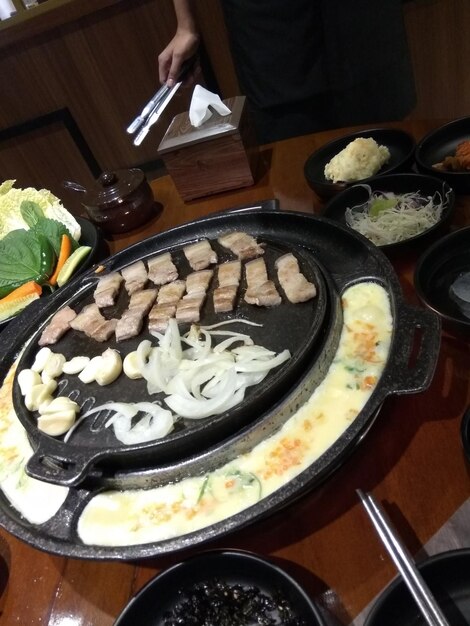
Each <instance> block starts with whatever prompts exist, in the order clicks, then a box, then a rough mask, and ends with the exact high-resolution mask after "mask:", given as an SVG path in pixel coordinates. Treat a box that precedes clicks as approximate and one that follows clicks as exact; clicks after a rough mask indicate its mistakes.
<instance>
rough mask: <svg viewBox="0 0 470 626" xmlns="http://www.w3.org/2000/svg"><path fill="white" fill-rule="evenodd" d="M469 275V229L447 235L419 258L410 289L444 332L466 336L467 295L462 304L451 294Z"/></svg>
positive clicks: (469, 321)
mask: <svg viewBox="0 0 470 626" xmlns="http://www.w3.org/2000/svg"><path fill="white" fill-rule="evenodd" d="M466 273H469V275H470V227H467V228H462V229H460V230H457V231H454V232H452V233H449V234H448V235H446V236H445V237H443V238H442V239H440V240H439V241H436V242H435V243H434V244H433V245H432V246H431V247H430V248H429V249H428V250H426V252H424V253H423V255H422V256H421V257H420V258H419V260H418V263H417V265H416V269H415V273H414V286H415V289H416V292H417V294H418V296H419V298H420V299H421V301H422V302H423V303H424V304H425V305H426V306H427V307H428V308H429V309H431V311H434V312H435V313H437V314H438V315H439V316H440V317H441V319H442V322H443V325H445V327H446V329H447V330H451V331H454V332H455V331H456V332H457V333H462V332H463V333H469V332H470V294H469V303H468V309H466V306H465V301H463V302H462V301H461V300H459V298H458V297H457V298H456V297H455V293H454V294H452V293H451V287H452V285H453V284H454V283H455V281H456V280H457V279H458V278H459V277H462V276H464V275H465V274H466Z"/></svg>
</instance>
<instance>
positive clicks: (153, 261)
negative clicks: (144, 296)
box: [147, 252, 178, 285]
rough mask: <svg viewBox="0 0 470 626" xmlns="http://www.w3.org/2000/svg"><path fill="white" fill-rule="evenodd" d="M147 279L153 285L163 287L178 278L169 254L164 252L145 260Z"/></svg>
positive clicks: (176, 269)
mask: <svg viewBox="0 0 470 626" xmlns="http://www.w3.org/2000/svg"><path fill="white" fill-rule="evenodd" d="M147 267H148V277H149V278H150V280H151V281H152V283H154V284H155V285H165V284H166V283H171V282H172V281H174V280H176V279H177V278H178V268H177V267H176V265H175V264H174V263H173V261H172V260H171V254H170V253H169V252H165V253H164V254H159V255H157V256H154V257H152V258H150V259H148V260H147Z"/></svg>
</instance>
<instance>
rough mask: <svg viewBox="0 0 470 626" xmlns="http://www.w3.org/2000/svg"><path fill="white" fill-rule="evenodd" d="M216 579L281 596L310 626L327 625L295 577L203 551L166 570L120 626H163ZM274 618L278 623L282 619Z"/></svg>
mask: <svg viewBox="0 0 470 626" xmlns="http://www.w3.org/2000/svg"><path fill="white" fill-rule="evenodd" d="M214 580H218V581H220V582H221V583H223V584H225V585H230V587H232V586H233V585H241V586H242V587H243V588H244V589H247V588H249V587H251V588H253V587H255V588H256V589H257V590H259V593H261V594H265V595H266V596H269V597H271V598H273V599H274V598H276V597H280V598H282V599H284V600H285V601H286V602H287V604H288V606H289V608H290V609H291V611H292V613H293V615H294V616H295V617H297V618H298V619H299V620H303V623H305V625H306V626H307V625H308V626H325V622H324V621H323V618H322V617H321V614H320V612H319V610H318V609H317V607H316V606H315V604H314V603H313V602H312V600H311V599H310V598H309V596H308V595H307V594H306V593H305V591H304V590H303V589H302V587H301V586H300V585H299V584H298V583H297V582H296V581H295V580H294V579H293V578H292V577H291V576H290V575H289V574H287V573H286V572H285V571H284V570H283V569H281V568H280V567H278V566H277V565H275V564H274V563H273V562H271V561H269V560H268V559H265V558H263V557H261V556H258V555H256V554H253V553H251V552H244V551H240V550H212V551H209V552H203V553H201V554H199V555H196V556H194V557H191V558H189V559H187V560H185V561H182V562H181V563H178V564H177V565H174V566H173V567H170V568H169V569H167V570H165V571H163V572H162V573H160V574H159V575H158V576H156V577H155V578H153V579H152V580H151V581H150V582H149V583H147V585H146V586H145V587H144V588H143V589H142V590H141V591H139V593H138V594H137V595H136V596H135V597H134V598H132V600H131V601H130V603H129V604H128V605H127V607H126V608H125V609H124V611H123V612H122V613H121V615H120V616H119V617H118V618H117V621H116V622H115V624H114V626H157V625H158V626H161V625H162V624H164V623H165V621H164V620H165V615H167V614H168V613H171V612H173V611H175V609H177V607H179V606H181V603H182V602H188V597H189V595H190V592H191V590H192V589H193V588H194V585H196V584H201V583H206V582H211V581H214ZM185 616H186V619H187V621H186V622H184V623H188V624H189V623H193V622H190V621H189V609H188V608H186V611H185ZM273 617H274V618H275V619H276V623H278V621H277V620H278V619H279V617H280V615H279V614H277V615H276V614H273ZM178 623H180V622H178ZM181 623H183V622H181ZM198 623H202V622H198ZM211 623H214V624H215V623H216V622H211ZM253 623H255V622H254V621H253ZM256 623H258V622H256ZM279 623H282V622H279Z"/></svg>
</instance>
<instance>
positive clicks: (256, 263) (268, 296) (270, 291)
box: [245, 258, 281, 306]
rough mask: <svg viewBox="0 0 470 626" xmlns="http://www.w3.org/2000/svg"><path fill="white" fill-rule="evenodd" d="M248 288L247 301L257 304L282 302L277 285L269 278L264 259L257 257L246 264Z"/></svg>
mask: <svg viewBox="0 0 470 626" xmlns="http://www.w3.org/2000/svg"><path fill="white" fill-rule="evenodd" d="M245 277H246V284H247V288H246V291H245V302H248V304H256V305H257V306H277V305H278V304H281V296H280V295H279V293H278V291H277V289H276V285H275V284H274V283H273V282H272V280H269V279H268V270H267V269H266V263H265V262H264V259H262V258H257V259H254V260H253V261H248V263H247V264H246V265H245Z"/></svg>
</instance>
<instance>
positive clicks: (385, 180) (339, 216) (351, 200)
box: [322, 174, 455, 250]
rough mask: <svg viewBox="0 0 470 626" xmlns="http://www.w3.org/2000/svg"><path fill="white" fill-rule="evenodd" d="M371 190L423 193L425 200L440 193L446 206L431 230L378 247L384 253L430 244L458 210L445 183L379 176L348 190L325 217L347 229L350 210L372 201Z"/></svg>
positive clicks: (406, 176)
mask: <svg viewBox="0 0 470 626" xmlns="http://www.w3.org/2000/svg"><path fill="white" fill-rule="evenodd" d="M366 185H367V186H366ZM369 188H370V189H371V190H372V191H373V192H374V191H383V192H391V193H395V194H402V193H410V192H418V191H419V192H420V193H422V194H423V195H425V196H432V195H434V194H435V193H436V192H437V193H440V194H441V197H442V198H443V200H444V204H445V206H444V210H443V212H442V214H441V218H440V220H439V221H438V222H437V223H436V224H434V225H433V226H431V228H428V229H427V230H425V231H423V232H421V233H419V235H415V236H414V237H410V238H408V239H404V240H403V241H399V242H397V243H390V244H385V245H379V246H377V247H378V248H380V249H382V250H390V249H392V248H393V249H395V248H398V247H402V246H405V245H409V244H413V245H414V244H415V243H416V242H417V241H418V240H419V241H422V240H424V239H426V240H429V239H431V238H432V237H435V236H437V235H439V234H442V232H443V231H444V230H445V228H446V227H448V226H449V224H450V220H451V218H452V214H453V212H454V208H455V194H454V192H453V190H452V189H451V188H450V187H449V185H448V184H447V183H446V182H445V181H441V180H439V179H438V178H434V177H432V176H424V175H422V174H389V175H387V176H375V177H374V178H370V179H369V180H368V181H367V182H365V183H361V184H356V185H353V186H352V187H348V189H345V190H344V191H343V192H342V193H340V194H339V195H338V196H336V197H335V198H333V199H332V200H330V202H328V204H327V205H326V206H325V208H324V209H323V214H322V215H323V217H328V218H330V219H332V220H335V221H337V222H340V223H341V224H343V225H347V224H346V219H345V212H346V209H347V208H351V207H354V206H359V205H361V204H364V203H365V202H366V201H367V199H368V198H369Z"/></svg>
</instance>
